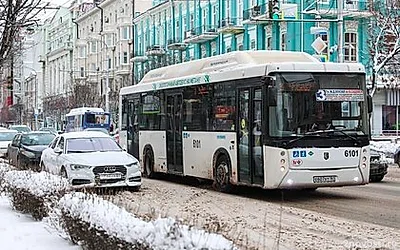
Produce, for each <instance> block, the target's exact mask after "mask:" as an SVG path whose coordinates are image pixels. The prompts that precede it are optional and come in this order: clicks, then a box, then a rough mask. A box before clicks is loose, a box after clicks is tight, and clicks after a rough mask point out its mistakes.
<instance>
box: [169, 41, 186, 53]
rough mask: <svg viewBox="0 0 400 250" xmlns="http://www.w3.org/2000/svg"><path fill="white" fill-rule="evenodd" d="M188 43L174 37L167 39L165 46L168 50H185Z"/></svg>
mask: <svg viewBox="0 0 400 250" xmlns="http://www.w3.org/2000/svg"><path fill="white" fill-rule="evenodd" d="M187 47H188V45H187V44H186V43H184V42H182V39H180V38H175V39H169V40H168V46H167V48H168V49H169V50H181V51H182V50H186V48H187Z"/></svg>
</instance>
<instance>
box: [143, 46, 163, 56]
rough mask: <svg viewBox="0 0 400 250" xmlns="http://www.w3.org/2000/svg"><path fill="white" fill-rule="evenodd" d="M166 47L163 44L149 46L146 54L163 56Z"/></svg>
mask: <svg viewBox="0 0 400 250" xmlns="http://www.w3.org/2000/svg"><path fill="white" fill-rule="evenodd" d="M163 55H165V49H164V48H163V46H161V45H152V46H148V47H147V49H146V56H163Z"/></svg>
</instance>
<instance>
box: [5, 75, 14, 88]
mask: <svg viewBox="0 0 400 250" xmlns="http://www.w3.org/2000/svg"><path fill="white" fill-rule="evenodd" d="M6 86H7V89H9V90H12V89H13V81H12V77H11V76H8V77H7V83H6Z"/></svg>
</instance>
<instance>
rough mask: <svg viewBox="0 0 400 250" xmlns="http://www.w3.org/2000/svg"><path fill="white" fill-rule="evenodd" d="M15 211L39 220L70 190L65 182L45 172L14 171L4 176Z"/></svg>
mask: <svg viewBox="0 0 400 250" xmlns="http://www.w3.org/2000/svg"><path fill="white" fill-rule="evenodd" d="M4 181H5V182H6V185H7V191H8V192H9V193H10V194H11V201H12V204H13V206H14V208H15V209H17V210H19V211H21V212H24V213H29V214H31V215H32V216H33V218H35V219H38V220H41V219H43V217H46V216H47V215H48V212H49V211H50V209H51V207H53V206H54V205H55V204H57V202H58V200H59V199H60V198H61V196H62V195H64V193H65V192H66V191H67V190H68V189H69V188H70V186H69V184H68V182H67V180H65V179H63V178H61V177H59V176H55V175H51V174H49V173H46V172H40V173H36V172H32V171H15V170H11V171H8V172H6V173H5V174H4Z"/></svg>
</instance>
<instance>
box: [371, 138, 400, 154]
mask: <svg viewBox="0 0 400 250" xmlns="http://www.w3.org/2000/svg"><path fill="white" fill-rule="evenodd" d="M370 145H371V149H375V150H376V151H379V152H382V153H385V154H386V155H387V156H389V157H390V156H393V154H394V153H395V152H396V150H397V149H398V148H399V147H400V144H397V143H394V142H390V141H371V142H370Z"/></svg>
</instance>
